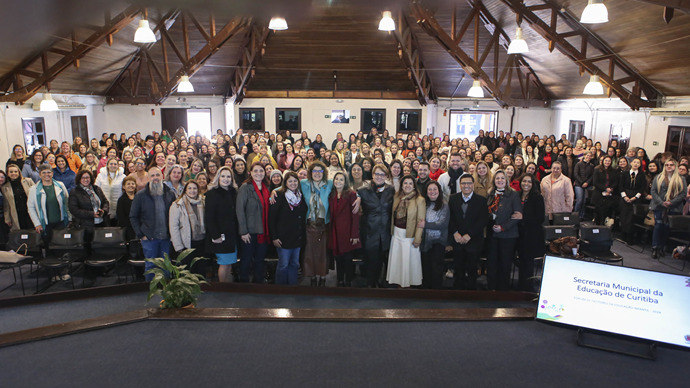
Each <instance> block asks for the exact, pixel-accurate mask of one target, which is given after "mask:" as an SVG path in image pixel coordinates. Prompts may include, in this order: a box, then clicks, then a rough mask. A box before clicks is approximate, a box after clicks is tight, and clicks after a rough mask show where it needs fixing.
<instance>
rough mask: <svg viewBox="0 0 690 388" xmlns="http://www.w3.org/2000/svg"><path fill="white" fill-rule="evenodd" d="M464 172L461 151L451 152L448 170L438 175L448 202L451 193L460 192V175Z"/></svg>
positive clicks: (444, 197) (444, 198)
mask: <svg viewBox="0 0 690 388" xmlns="http://www.w3.org/2000/svg"><path fill="white" fill-rule="evenodd" d="M463 173H464V171H463V169H462V155H460V154H459V153H452V154H450V159H449V160H448V171H446V172H444V173H443V174H441V176H439V177H438V183H439V184H440V185H441V189H442V190H443V200H444V201H446V202H448V199H449V198H450V196H451V194H456V193H459V192H460V177H461V176H462V174H463Z"/></svg>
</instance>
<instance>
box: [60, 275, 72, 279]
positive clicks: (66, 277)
mask: <svg viewBox="0 0 690 388" xmlns="http://www.w3.org/2000/svg"><path fill="white" fill-rule="evenodd" d="M60 278H62V280H70V279H72V277H71V276H69V274H64V275H62V276H60Z"/></svg>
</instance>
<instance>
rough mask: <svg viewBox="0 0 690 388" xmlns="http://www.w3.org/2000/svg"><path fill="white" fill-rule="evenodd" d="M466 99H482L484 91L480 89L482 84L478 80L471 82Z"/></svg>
mask: <svg viewBox="0 0 690 388" xmlns="http://www.w3.org/2000/svg"><path fill="white" fill-rule="evenodd" d="M467 97H476V98H484V89H482V84H481V82H479V81H478V80H475V81H474V82H472V87H471V88H470V91H469V92H467Z"/></svg>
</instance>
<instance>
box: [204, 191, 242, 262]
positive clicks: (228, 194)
mask: <svg viewBox="0 0 690 388" xmlns="http://www.w3.org/2000/svg"><path fill="white" fill-rule="evenodd" d="M236 203H237V191H235V188H234V187H231V188H230V189H229V190H225V189H223V188H220V187H215V188H213V189H211V190H209V191H208V192H207V193H206V203H205V205H204V224H205V226H206V249H207V252H211V253H233V252H235V249H236V245H237V233H238V232H237V212H236ZM221 234H224V235H225V241H223V242H221V243H219V244H216V243H214V242H213V241H212V240H214V239H219V238H220V235H221Z"/></svg>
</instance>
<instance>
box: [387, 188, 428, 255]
mask: <svg viewBox="0 0 690 388" xmlns="http://www.w3.org/2000/svg"><path fill="white" fill-rule="evenodd" d="M399 203H400V196H398V194H397V193H396V194H395V196H394V197H393V210H392V214H391V234H392V233H393V232H394V229H395V209H396V208H397V207H398V204H399ZM425 219H426V202H425V201H424V197H422V196H421V195H420V196H417V198H414V199H412V200H410V201H409V203H408V204H407V226H406V227H405V237H407V238H413V237H414V242H415V243H416V244H421V243H422V234H423V233H424V228H418V227H417V223H418V222H419V221H423V220H425Z"/></svg>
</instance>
